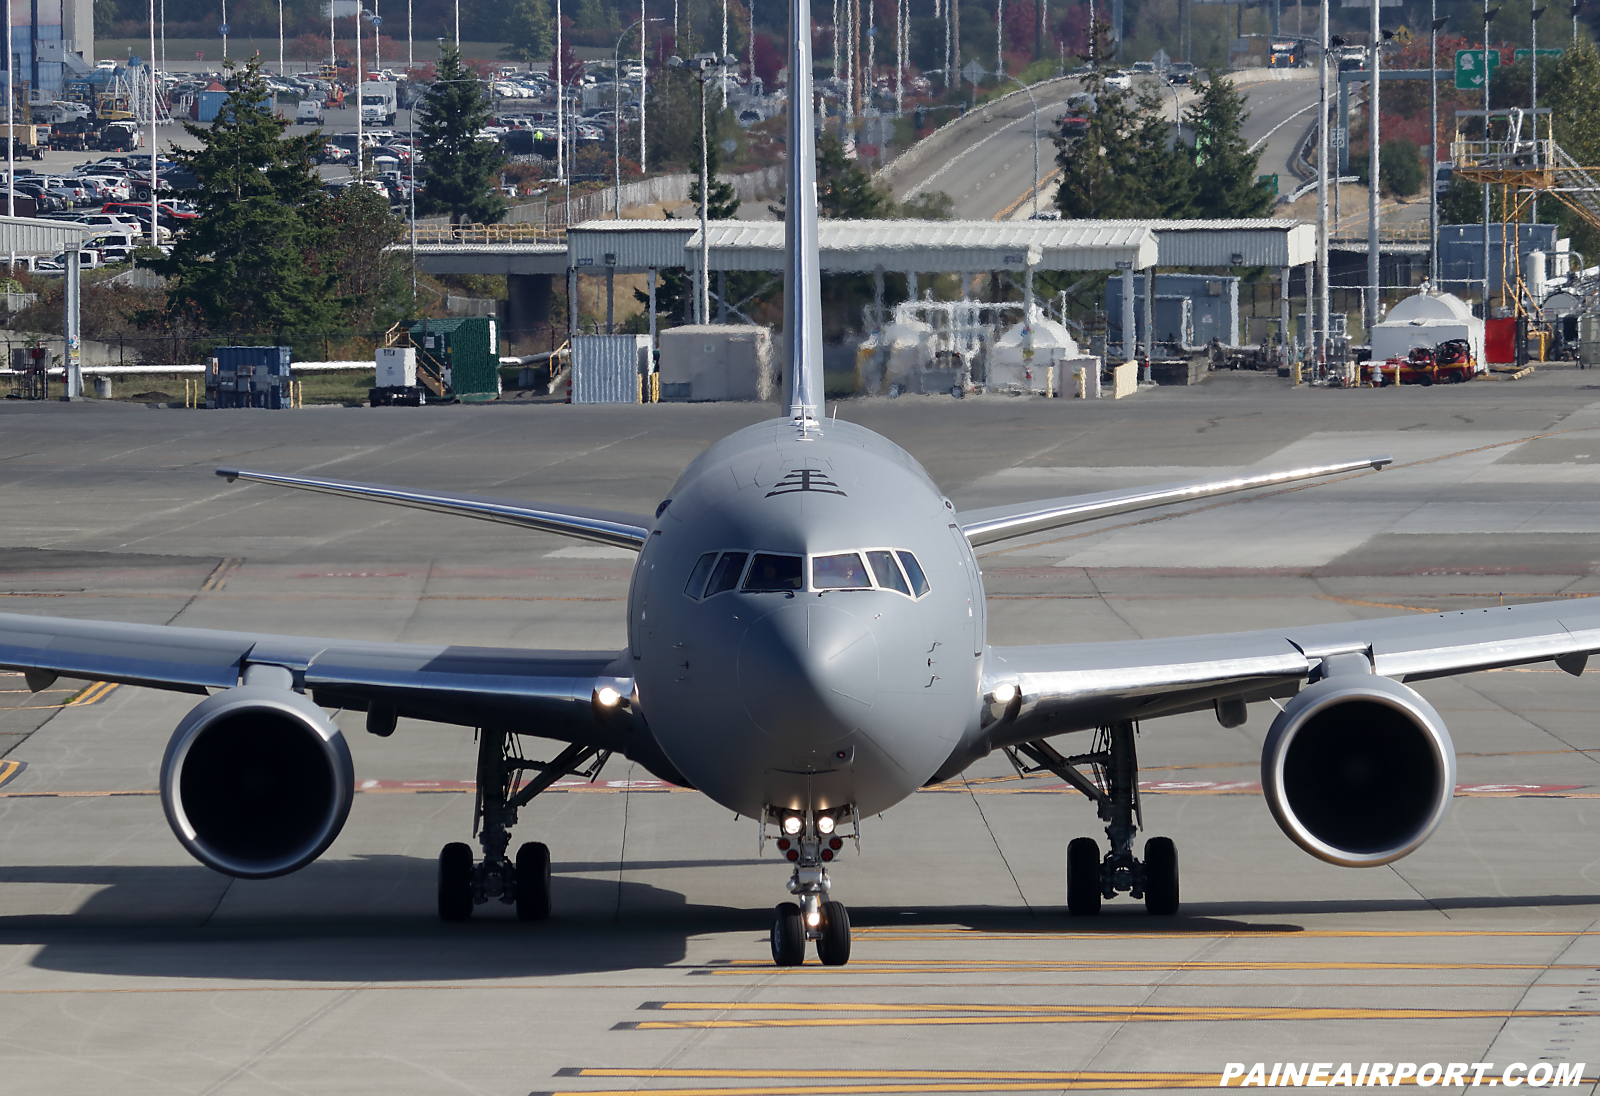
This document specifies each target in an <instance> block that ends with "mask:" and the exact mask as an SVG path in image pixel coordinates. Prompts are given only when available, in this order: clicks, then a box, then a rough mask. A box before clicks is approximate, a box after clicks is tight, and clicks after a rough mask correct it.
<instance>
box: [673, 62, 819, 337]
mask: <svg viewBox="0 0 1600 1096" xmlns="http://www.w3.org/2000/svg"><path fill="white" fill-rule="evenodd" d="M667 64H668V65H670V66H671V67H672V68H688V69H689V70H690V71H692V72H693V73H694V74H695V79H696V80H698V81H699V82H700V285H699V287H698V290H697V292H696V293H695V308H696V310H697V312H698V315H697V316H696V321H697V322H699V323H703V324H704V323H710V322H711V271H710V266H711V240H710V237H709V236H708V235H707V233H708V231H709V229H710V219H711V218H710V202H711V150H710V144H709V137H708V135H707V132H706V131H707V129H708V126H707V125H706V78H707V75H708V74H709V73H710V71H711V70H712V69H714V68H726V66H728V65H733V64H738V61H737V60H736V59H735V58H734V57H732V56H727V57H721V58H719V57H718V56H717V55H716V54H714V53H699V54H696V55H695V56H693V57H691V58H689V59H688V60H684V59H683V58H681V57H678V56H677V55H673V56H672V57H670V58H668V59H667ZM793 81H794V76H793V74H792V73H791V74H790V86H791V87H793V86H794V84H793ZM789 109H790V110H794V109H796V108H795V104H794V103H793V102H791V103H790V104H789Z"/></svg>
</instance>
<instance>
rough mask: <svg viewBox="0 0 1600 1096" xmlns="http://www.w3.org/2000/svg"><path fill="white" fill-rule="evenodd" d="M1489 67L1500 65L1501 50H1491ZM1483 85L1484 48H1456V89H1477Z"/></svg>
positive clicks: (1494, 67) (1493, 67)
mask: <svg viewBox="0 0 1600 1096" xmlns="http://www.w3.org/2000/svg"><path fill="white" fill-rule="evenodd" d="M1489 67H1490V68H1491V69H1496V68H1499V67H1500V51H1499V50H1497V49H1492V50H1490V51H1489ZM1482 87H1483V50H1481V49H1458V50H1456V90H1457V91H1477V90H1479V89H1480V88H1482Z"/></svg>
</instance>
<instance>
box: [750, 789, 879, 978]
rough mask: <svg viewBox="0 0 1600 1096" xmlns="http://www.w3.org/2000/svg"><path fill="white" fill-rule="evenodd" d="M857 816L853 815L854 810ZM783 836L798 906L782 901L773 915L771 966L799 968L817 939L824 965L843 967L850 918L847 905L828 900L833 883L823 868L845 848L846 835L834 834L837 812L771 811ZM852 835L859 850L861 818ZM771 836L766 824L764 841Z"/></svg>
mask: <svg viewBox="0 0 1600 1096" xmlns="http://www.w3.org/2000/svg"><path fill="white" fill-rule="evenodd" d="M851 814H852V817H854V812H853V811H852V812H851ZM769 819H770V820H771V821H774V822H776V823H777V825H778V829H779V832H780V833H782V834H783V836H781V837H779V838H778V841H777V845H778V851H779V852H781V853H783V854H784V856H785V858H787V859H788V860H789V862H790V863H792V864H793V865H794V873H793V874H792V875H790V877H789V893H790V894H792V895H794V896H795V897H796V898H797V899H799V901H798V902H780V903H778V906H777V908H776V909H774V910H773V911H772V914H773V916H772V962H773V963H774V964H775V965H777V966H780V967H797V966H799V965H800V964H802V963H804V962H805V960H806V944H807V942H808V941H813V940H814V941H816V945H817V958H818V959H820V960H821V961H822V964H823V966H829V967H842V966H844V965H845V964H846V963H848V962H849V961H850V914H849V912H848V911H847V910H846V909H845V908H844V904H843V903H842V902H835V901H833V900H831V899H830V898H829V897H828V893H829V891H830V890H832V887H833V882H832V880H830V879H829V878H828V869H827V868H826V867H825V866H824V865H825V864H826V863H827V862H829V861H831V860H833V858H834V856H835V855H836V854H837V853H838V852H839V850H840V849H842V848H843V847H844V841H845V837H844V836H843V835H839V834H837V833H835V832H834V826H835V821H834V817H833V815H832V814H822V815H816V814H813V813H812V812H811V811H807V812H805V814H803V815H802V814H799V813H781V812H777V811H770V812H769ZM855 828H856V832H855V833H854V834H852V835H849V836H851V837H853V838H854V839H855V841H856V845H857V848H859V847H860V842H861V837H860V834H861V825H860V820H859V819H855ZM766 837H767V822H766V821H763V823H762V826H761V841H762V844H763V845H764V844H765V843H766Z"/></svg>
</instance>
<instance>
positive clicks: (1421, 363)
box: [1361, 339, 1477, 388]
mask: <svg viewBox="0 0 1600 1096" xmlns="http://www.w3.org/2000/svg"><path fill="white" fill-rule="evenodd" d="M1476 371H1477V367H1476V363H1474V362H1473V360H1472V347H1471V346H1470V345H1469V344H1468V343H1467V340H1465V339H1449V340H1447V341H1445V342H1442V343H1440V344H1439V345H1438V346H1437V347H1435V348H1433V349H1432V350H1430V349H1428V348H1427V347H1425V346H1414V347H1412V348H1411V350H1410V352H1409V353H1408V354H1407V355H1406V356H1405V357H1404V358H1389V359H1387V360H1385V361H1382V362H1371V361H1367V362H1362V363H1361V382H1362V383H1363V384H1370V385H1372V386H1373V387H1374V388H1381V387H1383V386H1385V385H1391V384H1420V385H1422V386H1423V387H1424V388H1426V387H1427V386H1428V385H1430V384H1435V383H1438V384H1460V383H1461V382H1463V381H1468V380H1471V379H1472V375H1473V373H1475V372H1476Z"/></svg>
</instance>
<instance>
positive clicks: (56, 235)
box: [0, 217, 84, 255]
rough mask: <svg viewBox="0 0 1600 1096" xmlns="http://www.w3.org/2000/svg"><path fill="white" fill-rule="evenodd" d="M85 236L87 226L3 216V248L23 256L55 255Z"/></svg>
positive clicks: (0, 247)
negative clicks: (84, 227)
mask: <svg viewBox="0 0 1600 1096" xmlns="http://www.w3.org/2000/svg"><path fill="white" fill-rule="evenodd" d="M83 235H84V229H83V226H80V225H68V224H64V223H63V222H61V221H45V220H40V219H38V218H34V217H0V251H5V252H11V251H15V252H17V253H18V254H22V255H55V254H57V253H58V252H62V251H65V250H67V249H68V248H70V247H76V246H77V245H78V244H79V243H80V242H81V241H82V240H83Z"/></svg>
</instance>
